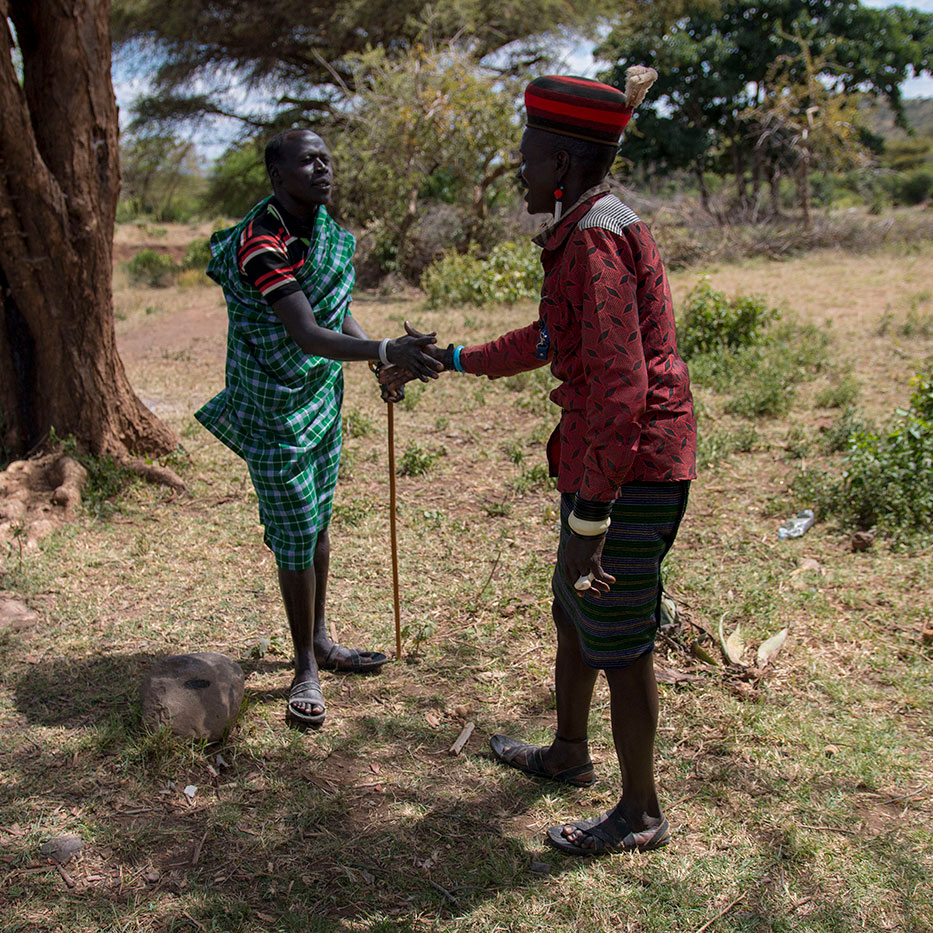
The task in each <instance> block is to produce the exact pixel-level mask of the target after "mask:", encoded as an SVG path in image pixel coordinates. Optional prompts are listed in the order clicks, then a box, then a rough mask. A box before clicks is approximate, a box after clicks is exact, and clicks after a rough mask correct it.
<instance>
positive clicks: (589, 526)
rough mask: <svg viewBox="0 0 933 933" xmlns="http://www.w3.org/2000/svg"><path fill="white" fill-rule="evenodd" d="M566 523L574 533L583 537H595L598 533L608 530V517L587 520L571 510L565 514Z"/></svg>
mask: <svg viewBox="0 0 933 933" xmlns="http://www.w3.org/2000/svg"><path fill="white" fill-rule="evenodd" d="M567 524H568V525H569V526H570V530H571V531H572V532H573V533H574V534H578V535H580V536H581V537H584V538H595V537H597V536H598V535H604V534H605V533H606V532H607V531H608V530H609V525H610V520H609V518H603V519H600V520H599V521H587V519H585V518H577V516H576V513H574V512H571V513H570V515H568V516H567Z"/></svg>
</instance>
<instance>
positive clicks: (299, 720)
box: [286, 680, 327, 729]
mask: <svg viewBox="0 0 933 933" xmlns="http://www.w3.org/2000/svg"><path fill="white" fill-rule="evenodd" d="M296 703H301V704H302V705H306V706H320V707H321V712H320V713H306V712H305V711H304V710H302V709H299V708H298V707H297V706H296V705H295V704H296ZM326 716H327V707H326V706H325V705H324V694H323V693H322V692H321V685H320V684H319V683H318V682H317V681H316V680H303V681H301V682H300V683H297V684H292V686H291V689H290V690H289V691H288V712H287V714H286V719H287V720H288V721H289V722H290V723H296V724H298V725H300V726H307V727H308V728H310V729H320V728H321V726H323V725H324V718H325V717H326Z"/></svg>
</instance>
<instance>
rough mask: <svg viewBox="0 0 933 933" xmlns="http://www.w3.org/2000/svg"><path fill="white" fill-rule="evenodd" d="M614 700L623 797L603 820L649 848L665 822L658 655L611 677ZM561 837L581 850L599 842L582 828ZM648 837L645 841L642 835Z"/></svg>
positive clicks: (571, 828) (609, 673)
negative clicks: (658, 755)
mask: <svg viewBox="0 0 933 933" xmlns="http://www.w3.org/2000/svg"><path fill="white" fill-rule="evenodd" d="M606 678H607V680H608V681H609V690H610V694H611V698H612V699H611V704H610V712H611V717H612V738H613V741H614V743H615V747H616V754H617V755H618V757H619V768H620V769H621V771H622V797H621V798H620V800H619V803H618V804H617V805H616V806H615V807H614V808H613V809H612V810H611V811H610V812H609V813H608V814H606V816H605V818H604V820H605V823H606V824H609V825H608V826H607V829H608V830H609V832H610V833H612V832H616V831H617V834H618V836H619V839H620V840H621V838H622V837H623V836H625V835H626V833H627V832H631V833H633V834H634V842H635V843H637V844H639V845H646V847H647V843H648V840H649V839H650V838H651V836H652V833H653V831H654V830H656V829H657V828H658V827H659V826H660V825H661V823H662V821H663V816H662V814H661V806H660V804H659V803H658V793H657V789H656V787H655V783H654V739H655V734H656V732H657V728H658V684H657V681H656V680H655V676H654V653H653V652H651V653H649V654H646V655H643V656H642V657H641V658H639V659H638V660H637V661H635V662H634V663H633V664H630V665H629V666H628V667H625V668H623V669H622V670H610V671H606ZM561 832H562V835H563V836H564V838H565V839H567V840H568V841H570V842H572V843H574V844H576V845H578V846H579V847H580V848H581V849H583V850H586V849H591V848H593V847H594V840H593V838H592V837H591V836H589V835H588V834H587V833H585V832H583V831H581V830H580V829H579V828H578V827H576V826H573V825H572V824H571V825H566V826H564V827H563V828H562V831H561ZM642 834H643V835H642Z"/></svg>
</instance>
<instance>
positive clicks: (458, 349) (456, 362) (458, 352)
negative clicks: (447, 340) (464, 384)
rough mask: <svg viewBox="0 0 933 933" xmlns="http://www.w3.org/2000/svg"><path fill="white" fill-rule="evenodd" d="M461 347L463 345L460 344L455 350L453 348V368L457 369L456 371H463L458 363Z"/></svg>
mask: <svg viewBox="0 0 933 933" xmlns="http://www.w3.org/2000/svg"><path fill="white" fill-rule="evenodd" d="M462 349H463V345H462V344H461V345H460V346H459V347H457V349H456V350H454V369H455V370H457V372H458V373H462V372H463V367H462V366H461V365H460V351H461V350H462Z"/></svg>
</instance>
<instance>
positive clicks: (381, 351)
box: [379, 337, 389, 366]
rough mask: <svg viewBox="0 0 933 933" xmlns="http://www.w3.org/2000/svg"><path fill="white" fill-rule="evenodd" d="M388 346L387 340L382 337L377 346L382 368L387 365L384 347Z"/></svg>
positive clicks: (387, 359)
mask: <svg viewBox="0 0 933 933" xmlns="http://www.w3.org/2000/svg"><path fill="white" fill-rule="evenodd" d="M388 345H389V338H388V337H384V338H383V339H382V342H381V343H380V344H379V359H380V360H382V365H383V366H388V365H389V357H388V356H387V355H386V347H387V346H388Z"/></svg>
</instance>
